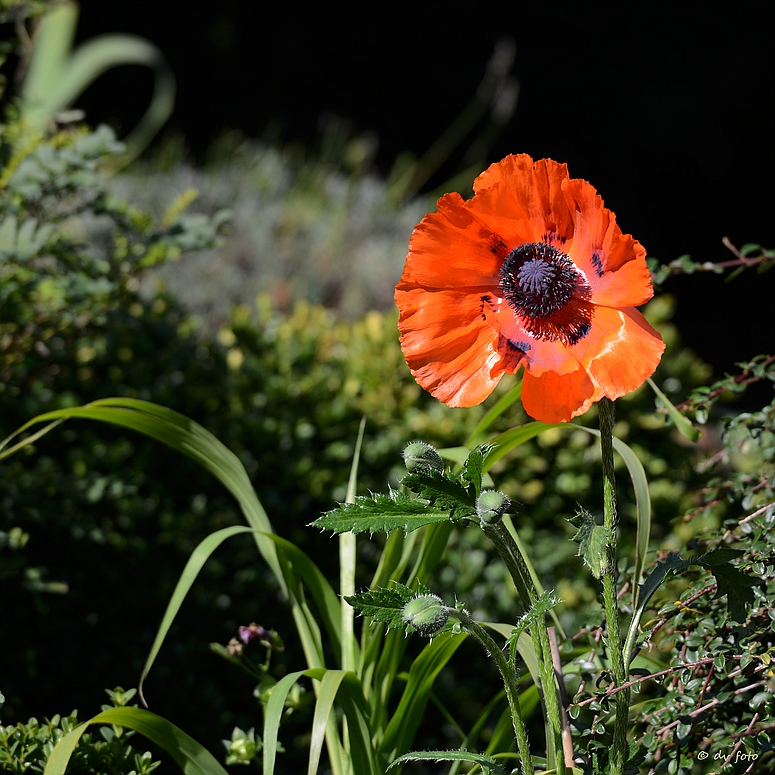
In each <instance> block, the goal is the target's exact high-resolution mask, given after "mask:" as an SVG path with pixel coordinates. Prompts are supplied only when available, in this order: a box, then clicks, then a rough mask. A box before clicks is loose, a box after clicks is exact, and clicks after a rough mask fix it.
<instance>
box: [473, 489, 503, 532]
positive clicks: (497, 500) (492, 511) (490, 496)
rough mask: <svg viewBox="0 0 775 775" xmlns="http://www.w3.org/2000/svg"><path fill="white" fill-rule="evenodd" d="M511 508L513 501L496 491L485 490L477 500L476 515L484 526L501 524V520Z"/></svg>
mask: <svg viewBox="0 0 775 775" xmlns="http://www.w3.org/2000/svg"><path fill="white" fill-rule="evenodd" d="M510 508H511V501H510V500H509V499H508V498H507V497H506V496H505V495H504V494H503V493H502V492H497V491H496V490H483V491H482V493H481V495H480V496H479V497H478V498H477V499H476V513H477V514H478V515H479V520H480V522H481V523H482V524H484V525H489V524H492V523H493V522H499V521H500V518H501V517H502V516H503V515H504V514H505V513H506V512H507V511H508V510H509V509H510Z"/></svg>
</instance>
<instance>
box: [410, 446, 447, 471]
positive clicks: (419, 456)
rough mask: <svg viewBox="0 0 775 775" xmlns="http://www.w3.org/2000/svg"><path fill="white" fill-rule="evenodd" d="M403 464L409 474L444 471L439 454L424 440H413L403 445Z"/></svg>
mask: <svg viewBox="0 0 775 775" xmlns="http://www.w3.org/2000/svg"><path fill="white" fill-rule="evenodd" d="M404 465H405V466H406V470H407V471H408V472H409V473H410V474H414V473H421V472H423V471H429V470H433V471H439V472H443V471H444V461H443V460H442V459H441V455H440V454H439V453H438V452H436V450H435V449H434V448H433V447H432V446H431V445H430V444H426V443H425V442H424V441H413V442H411V443H410V444H407V445H406V447H404Z"/></svg>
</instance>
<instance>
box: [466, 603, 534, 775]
mask: <svg viewBox="0 0 775 775" xmlns="http://www.w3.org/2000/svg"><path fill="white" fill-rule="evenodd" d="M452 615H453V616H455V618H457V619H458V620H459V621H460V624H461V625H462V627H463V629H464V630H465V631H466V632H467V633H469V634H470V635H473V636H474V638H476V639H477V640H478V641H479V643H481V644H482V646H483V647H484V649H485V651H486V652H487V653H488V654H489V655H490V656H491V657H492V658H493V659H494V660H495V664H496V665H497V666H498V670H499V671H500V674H501V678H503V686H504V688H505V689H506V698H507V699H508V701H509V708H510V709H511V722H512V724H513V726H514V734H515V735H516V736H517V750H518V751H519V758H520V762H521V764H522V775H533V773H534V772H535V770H534V769H533V760H532V758H531V757H530V746H529V744H528V739H527V729H525V721H524V719H523V718H522V709H521V708H520V707H519V682H518V680H517V671H516V670H515V669H514V665H513V664H512V663H511V662H510V660H508V659H506V656H505V655H504V653H503V651H501V649H500V647H499V646H498V644H497V643H496V642H495V641H494V640H493V639H492V638H491V637H490V634H489V633H488V632H487V630H485V629H484V628H483V627H481V626H480V625H479V624H477V623H476V622H475V621H474V620H473V619H472V618H471V617H470V616H469V615H468V614H467V613H466V612H465V611H455V612H454V614H452Z"/></svg>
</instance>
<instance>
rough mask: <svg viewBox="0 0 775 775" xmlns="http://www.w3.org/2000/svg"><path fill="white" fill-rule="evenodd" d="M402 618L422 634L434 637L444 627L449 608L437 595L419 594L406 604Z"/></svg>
mask: <svg viewBox="0 0 775 775" xmlns="http://www.w3.org/2000/svg"><path fill="white" fill-rule="evenodd" d="M401 618H402V619H403V620H404V622H406V624H411V625H412V627H414V628H415V630H417V632H419V633H420V635H424V636H425V637H426V638H432V637H433V636H434V635H437V634H438V633H439V632H441V631H442V630H443V629H444V625H445V624H446V623H447V619H449V610H448V609H447V607H446V606H445V605H444V603H443V602H442V600H441V598H440V597H437V596H436V595H418V596H417V597H414V598H412V599H411V600H410V601H409V602H408V603H406V604H405V605H404V608H403V610H402V611H401Z"/></svg>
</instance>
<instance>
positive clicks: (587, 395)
mask: <svg viewBox="0 0 775 775" xmlns="http://www.w3.org/2000/svg"><path fill="white" fill-rule="evenodd" d="M602 397H603V393H602V390H601V388H600V386H599V385H598V386H596V385H595V384H594V383H593V382H592V380H591V379H590V377H589V375H588V374H587V372H586V371H584V369H583V368H581V366H580V365H579V367H578V368H577V369H576V371H573V372H570V373H569V374H557V373H556V372H553V371H546V372H543V373H542V374H540V375H539V376H535V375H533V374H531V373H530V372H529V371H525V376H524V379H523V380H522V406H523V407H524V408H525V411H526V412H527V413H528V414H529V415H530V416H531V417H533V418H534V419H536V420H539V421H540V422H545V423H550V424H553V423H558V422H568V420H570V419H571V418H573V417H578V416H579V415H580V414H583V413H584V412H586V411H587V409H589V407H590V406H592V404H593V403H595V401H599V400H600V399H601V398H602Z"/></svg>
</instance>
